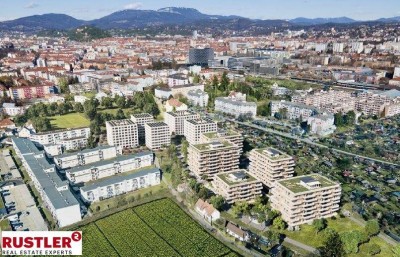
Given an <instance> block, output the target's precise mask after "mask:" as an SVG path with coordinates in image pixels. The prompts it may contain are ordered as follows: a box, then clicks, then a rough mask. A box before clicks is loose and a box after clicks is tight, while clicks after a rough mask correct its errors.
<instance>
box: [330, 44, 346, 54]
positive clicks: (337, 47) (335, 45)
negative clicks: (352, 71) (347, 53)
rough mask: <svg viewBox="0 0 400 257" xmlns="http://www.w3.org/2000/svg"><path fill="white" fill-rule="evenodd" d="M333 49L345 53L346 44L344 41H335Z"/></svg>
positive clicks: (335, 51)
mask: <svg viewBox="0 0 400 257" xmlns="http://www.w3.org/2000/svg"><path fill="white" fill-rule="evenodd" d="M332 50H333V52H334V53H343V50H344V44H343V43H333V48H332Z"/></svg>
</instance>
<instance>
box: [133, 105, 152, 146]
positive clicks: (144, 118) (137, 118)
mask: <svg viewBox="0 0 400 257" xmlns="http://www.w3.org/2000/svg"><path fill="white" fill-rule="evenodd" d="M131 120H132V121H133V122H134V123H136V124H137V126H138V137H139V143H140V144H141V145H142V144H145V139H146V134H145V130H144V124H146V123H149V122H153V121H154V117H153V115H151V114H149V113H138V114H132V115H131Z"/></svg>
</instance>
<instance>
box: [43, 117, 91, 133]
mask: <svg viewBox="0 0 400 257" xmlns="http://www.w3.org/2000/svg"><path fill="white" fill-rule="evenodd" d="M50 123H51V126H52V127H53V128H54V129H65V128H80V127H88V126H89V125H90V122H89V120H88V119H87V118H86V117H85V115H84V114H83V113H70V114H66V115H61V116H59V115H58V116H54V117H51V118H50Z"/></svg>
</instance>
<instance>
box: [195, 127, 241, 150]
mask: <svg viewBox="0 0 400 257" xmlns="http://www.w3.org/2000/svg"><path fill="white" fill-rule="evenodd" d="M220 139H223V140H227V141H229V142H231V143H233V144H235V145H236V146H237V147H239V149H240V154H241V153H242V152H243V136H242V134H240V133H239V132H237V131H234V130H231V129H228V130H224V129H219V130H218V131H217V132H208V133H203V134H201V135H200V143H202V144H205V143H211V142H216V141H218V140H220Z"/></svg>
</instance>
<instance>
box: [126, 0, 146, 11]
mask: <svg viewBox="0 0 400 257" xmlns="http://www.w3.org/2000/svg"><path fill="white" fill-rule="evenodd" d="M142 6H143V4H142V3H141V2H134V3H130V4H127V5H125V6H124V9H125V10H137V9H140V8H141V7H142Z"/></svg>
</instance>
